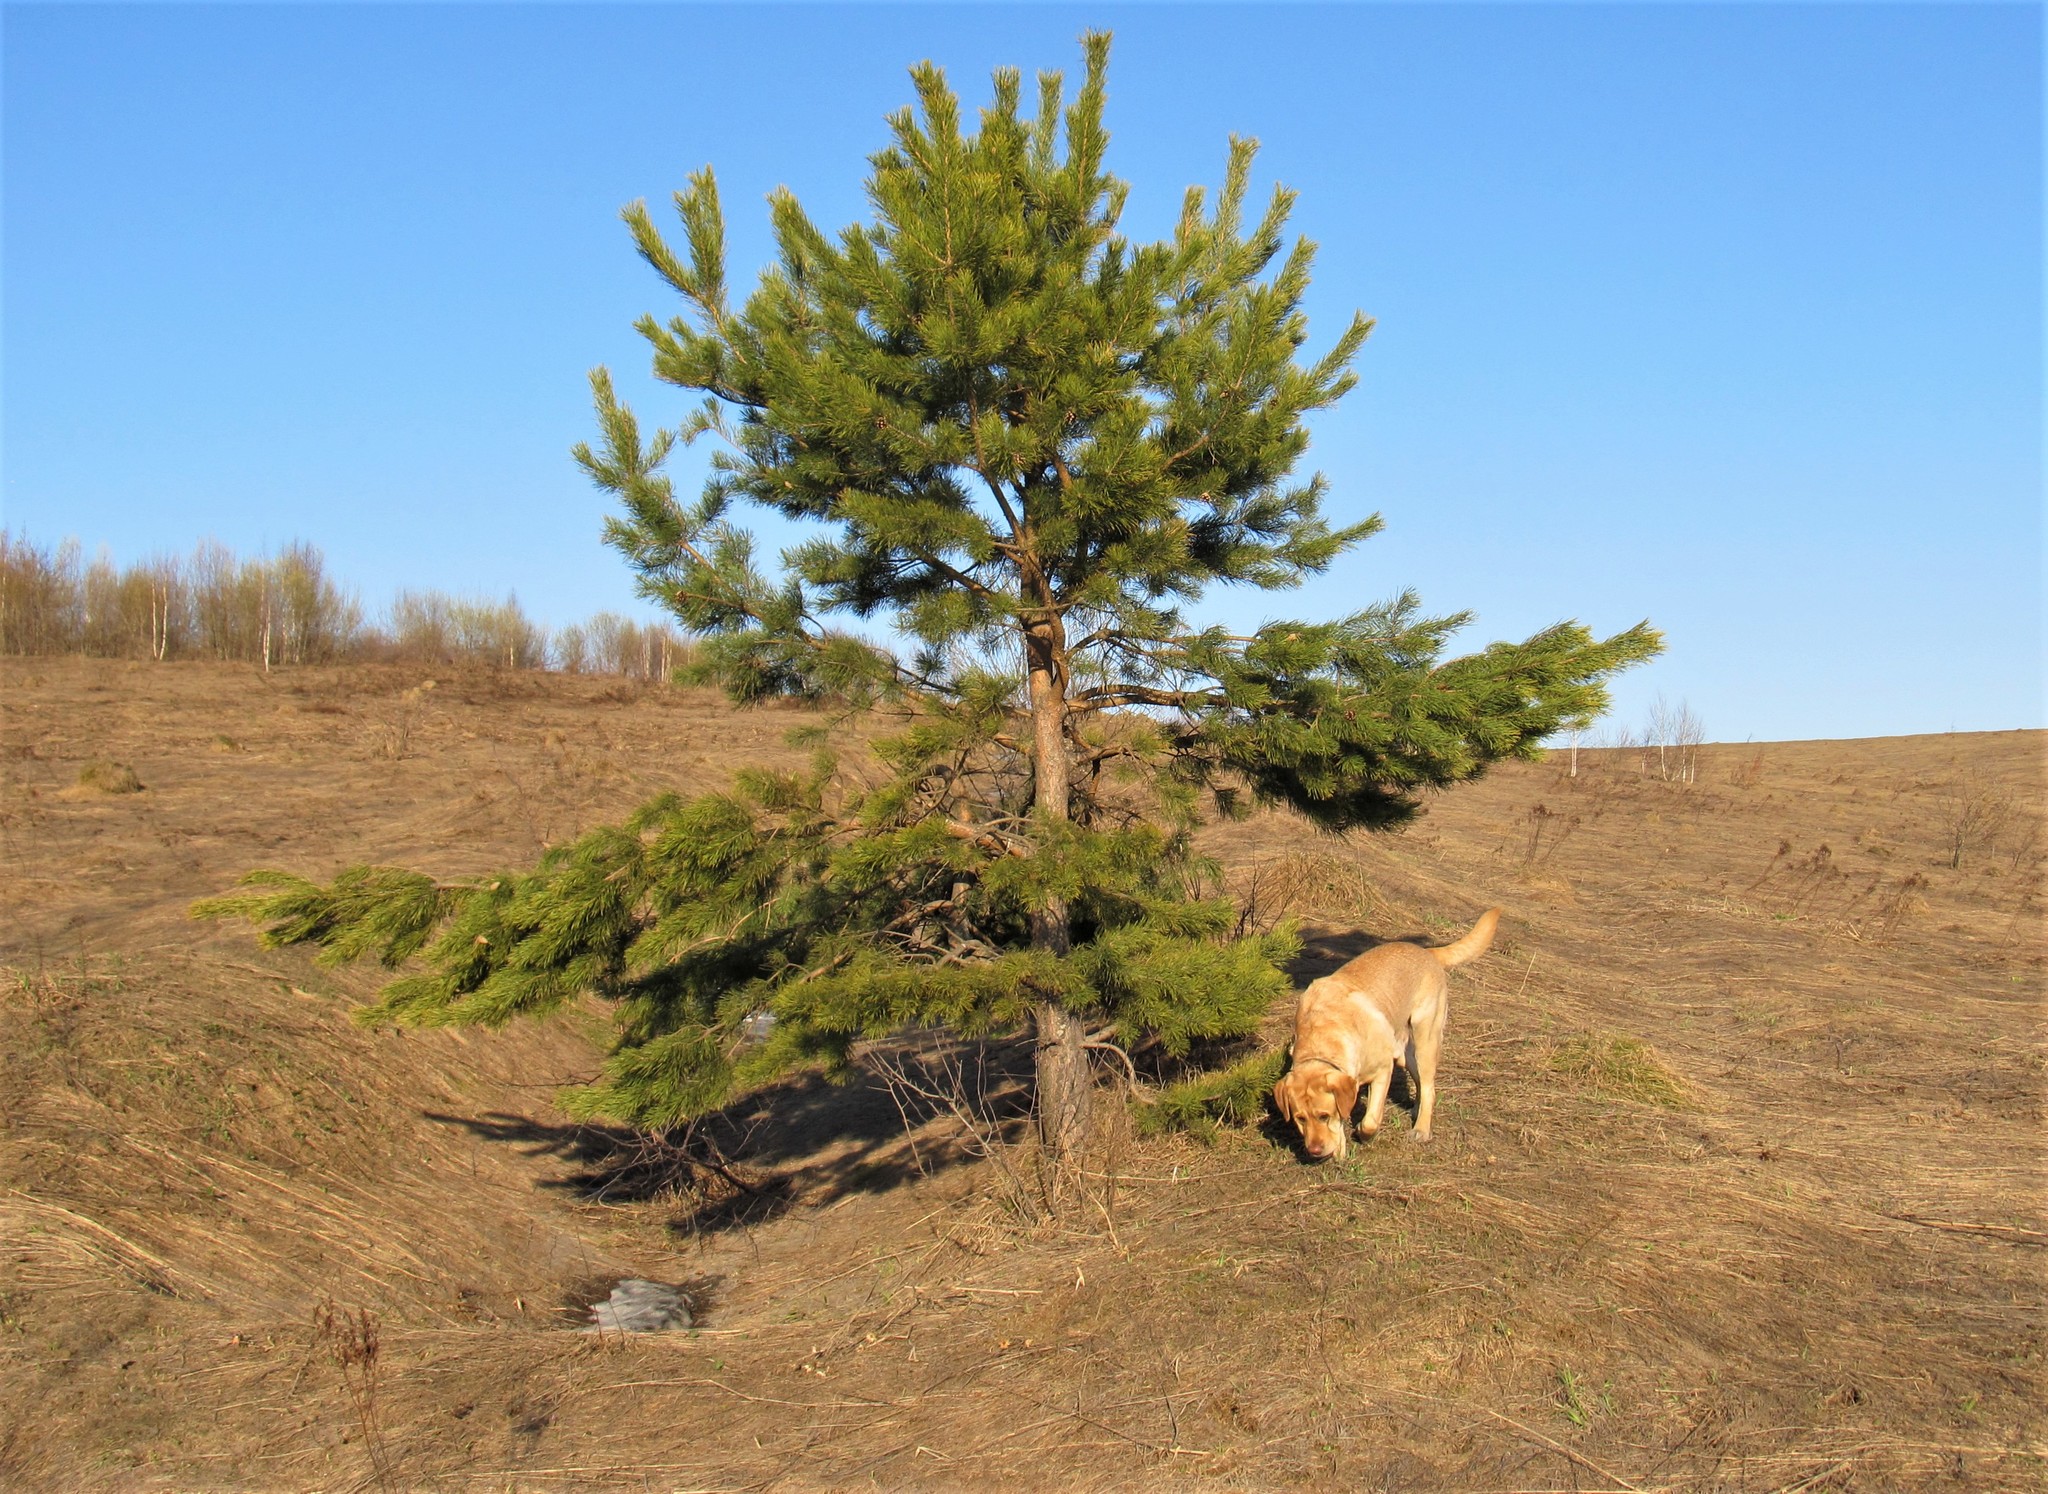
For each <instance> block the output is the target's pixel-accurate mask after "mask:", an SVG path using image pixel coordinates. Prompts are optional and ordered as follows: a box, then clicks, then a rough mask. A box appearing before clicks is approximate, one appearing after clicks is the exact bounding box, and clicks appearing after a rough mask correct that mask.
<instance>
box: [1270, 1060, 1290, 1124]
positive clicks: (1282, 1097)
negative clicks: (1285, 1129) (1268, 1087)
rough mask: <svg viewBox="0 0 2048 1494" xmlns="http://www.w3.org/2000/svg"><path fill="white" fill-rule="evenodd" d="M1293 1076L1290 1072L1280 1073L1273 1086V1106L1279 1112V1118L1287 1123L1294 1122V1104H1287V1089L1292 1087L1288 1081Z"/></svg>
mask: <svg viewBox="0 0 2048 1494" xmlns="http://www.w3.org/2000/svg"><path fill="white" fill-rule="evenodd" d="M1293 1077H1294V1075H1293V1074H1291V1073H1288V1074H1282V1075H1281V1076H1280V1082H1279V1083H1278V1084H1276V1085H1274V1086H1273V1108H1274V1109H1276V1110H1278V1111H1279V1112H1280V1119H1282V1120H1284V1121H1286V1122H1287V1123H1288V1124H1289V1125H1292V1124H1293V1123H1294V1106H1293V1105H1291V1104H1289V1103H1288V1099H1287V1096H1288V1091H1289V1090H1290V1089H1292V1088H1293V1086H1292V1085H1291V1084H1289V1083H1288V1081H1289V1080H1290V1079H1292V1078H1293Z"/></svg>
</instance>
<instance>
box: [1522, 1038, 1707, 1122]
mask: <svg viewBox="0 0 2048 1494" xmlns="http://www.w3.org/2000/svg"><path fill="white" fill-rule="evenodd" d="M1550 1067H1551V1070H1552V1072H1554V1073H1557V1074H1559V1075H1561V1076H1563V1077H1564V1078H1566V1079H1569V1080H1571V1081H1572V1082H1573V1083H1575V1084H1577V1085H1579V1086H1580V1087H1581V1088H1583V1089H1587V1090H1591V1091H1592V1092H1593V1093H1594V1094H1596V1095H1600V1096H1602V1097H1604V1098H1606V1099H1613V1100H1633V1101H1635V1102H1636V1103H1638V1104H1643V1105H1661V1106H1663V1107H1664V1108H1666V1109H1668V1110H1680V1109H1683V1108H1685V1105H1686V1093H1685V1081H1683V1080H1682V1079H1680V1078H1679V1077H1678V1076H1677V1075H1676V1074H1674V1073H1672V1072H1671V1070H1670V1069H1668V1068H1667V1067H1665V1065H1664V1062H1663V1060H1661V1059H1660V1058H1658V1057H1657V1053H1656V1050H1655V1049H1653V1048H1652V1047H1650V1045H1649V1044H1648V1043H1644V1042H1640V1041H1638V1040H1637V1039H1635V1038H1632V1037H1621V1036H1619V1035H1616V1034H1611V1033H1597V1032H1585V1033H1579V1034H1577V1035H1576V1036H1573V1037H1569V1038H1567V1039H1565V1040H1564V1041H1563V1042H1562V1043H1559V1044H1558V1045H1557V1047H1556V1048H1554V1049H1553V1050H1552V1051H1551V1054H1550Z"/></svg>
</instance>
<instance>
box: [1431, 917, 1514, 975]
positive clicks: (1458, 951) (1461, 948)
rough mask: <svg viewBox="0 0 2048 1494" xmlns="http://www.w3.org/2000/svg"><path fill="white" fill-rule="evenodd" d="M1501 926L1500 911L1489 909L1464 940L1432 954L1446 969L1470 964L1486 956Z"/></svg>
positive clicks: (1443, 947)
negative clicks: (1494, 934)
mask: <svg viewBox="0 0 2048 1494" xmlns="http://www.w3.org/2000/svg"><path fill="white" fill-rule="evenodd" d="M1499 926H1500V909H1498V908H1488V909H1487V910H1486V911H1485V912H1484V913H1482V914H1480V915H1479V922H1477V923H1475V924H1473V925H1472V928H1471V930H1470V931H1469V932H1468V933H1467V934H1466V935H1465V937H1464V938H1462V939H1460V940H1458V941H1457V942H1456V943H1455V944H1446V945H1443V946H1441V947H1440V948H1437V949H1432V950H1431V951H1430V953H1431V954H1433V955H1435V956H1436V962H1437V963H1438V964H1439V965H1441V966H1443V967H1444V969H1446V970H1454V969H1456V968H1457V967H1458V966H1460V965H1465V964H1469V963H1471V962H1472V961H1473V960H1476V959H1478V958H1479V957H1480V956H1481V955H1483V954H1485V953H1486V950H1487V947H1488V946H1489V945H1491V944H1492V943H1493V931H1494V930H1495V929H1496V928H1498V927H1499Z"/></svg>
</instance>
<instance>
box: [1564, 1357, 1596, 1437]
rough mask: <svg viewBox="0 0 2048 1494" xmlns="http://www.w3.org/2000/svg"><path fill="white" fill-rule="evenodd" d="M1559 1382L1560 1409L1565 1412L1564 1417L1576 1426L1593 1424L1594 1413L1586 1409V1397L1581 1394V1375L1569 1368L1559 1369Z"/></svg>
mask: <svg viewBox="0 0 2048 1494" xmlns="http://www.w3.org/2000/svg"><path fill="white" fill-rule="evenodd" d="M1557 1384H1558V1402H1559V1404H1558V1410H1559V1411H1561V1412H1563V1414H1564V1419H1565V1420H1566V1421H1568V1422H1570V1423H1571V1424H1572V1425H1573V1426H1575V1427H1586V1426H1591V1425H1592V1424H1593V1417H1592V1413H1590V1412H1589V1411H1588V1410H1587V1409H1586V1402H1585V1400H1584V1398H1583V1397H1581V1396H1580V1394H1579V1385H1580V1380H1579V1377H1578V1376H1577V1375H1575V1374H1573V1373H1572V1372H1571V1371H1570V1370H1569V1369H1559V1370H1558V1372H1557Z"/></svg>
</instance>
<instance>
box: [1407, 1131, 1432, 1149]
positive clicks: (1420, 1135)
mask: <svg viewBox="0 0 2048 1494" xmlns="http://www.w3.org/2000/svg"><path fill="white" fill-rule="evenodd" d="M1411 1134H1412V1135H1413V1136H1414V1138H1415V1144H1416V1145H1417V1146H1428V1145H1429V1140H1430V1133H1429V1132H1427V1131H1415V1132H1412V1133H1411Z"/></svg>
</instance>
